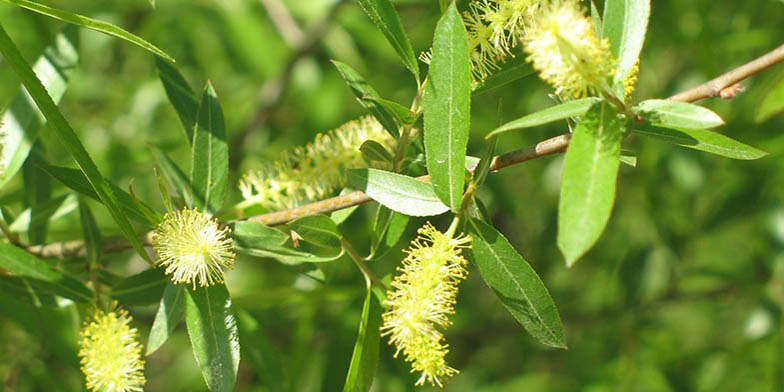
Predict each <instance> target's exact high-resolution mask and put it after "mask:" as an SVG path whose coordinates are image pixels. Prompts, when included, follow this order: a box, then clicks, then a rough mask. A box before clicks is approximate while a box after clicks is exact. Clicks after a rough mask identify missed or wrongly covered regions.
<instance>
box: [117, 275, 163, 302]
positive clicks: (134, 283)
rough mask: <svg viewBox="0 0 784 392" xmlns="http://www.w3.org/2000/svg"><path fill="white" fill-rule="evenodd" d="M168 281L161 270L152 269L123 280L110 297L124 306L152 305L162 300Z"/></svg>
mask: <svg viewBox="0 0 784 392" xmlns="http://www.w3.org/2000/svg"><path fill="white" fill-rule="evenodd" d="M167 281H168V279H167V278H166V275H164V273H163V271H162V270H161V269H158V268H151V269H148V270H144V271H142V272H140V273H138V274H136V275H132V276H129V277H127V278H125V279H123V280H121V281H120V282H119V283H117V284H116V285H114V287H112V291H111V293H110V295H111V296H112V298H114V299H115V300H117V301H118V302H120V303H121V304H123V305H129V306H136V305H152V304H154V303H156V302H158V301H159V300H160V299H161V295H163V293H164V287H166V282H167Z"/></svg>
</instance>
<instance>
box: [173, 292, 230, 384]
mask: <svg viewBox="0 0 784 392" xmlns="http://www.w3.org/2000/svg"><path fill="white" fill-rule="evenodd" d="M186 290H187V289H186ZM187 291H188V295H187V296H186V299H185V323H186V325H187V326H188V335H189V336H190V338H191V346H192V348H193V355H194V356H195V357H196V363H198V365H199V368H200V369H201V373H202V375H203V376H204V381H206V383H207V387H208V388H209V389H210V391H212V392H230V391H233V390H234V383H235V381H236V379H237V369H238V367H239V364H240V342H239V336H238V332H237V320H236V318H235V316H234V311H233V310H232V309H231V298H230V297H229V291H228V290H226V286H225V285H223V284H219V285H215V286H211V287H199V288H197V289H195V290H187Z"/></svg>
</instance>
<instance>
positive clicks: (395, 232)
mask: <svg viewBox="0 0 784 392" xmlns="http://www.w3.org/2000/svg"><path fill="white" fill-rule="evenodd" d="M410 220H411V218H410V217H409V216H408V215H403V214H401V213H398V212H395V211H392V210H390V209H389V208H387V207H384V205H382V204H379V205H378V209H377V210H376V216H375V218H374V220H373V234H372V237H373V241H372V242H371V244H370V256H368V259H369V260H373V259H378V258H380V257H382V256H384V254H385V253H387V252H388V251H389V250H391V249H392V248H394V247H395V245H397V243H398V242H400V238H401V237H402V236H403V234H404V233H405V232H406V227H407V226H408V222H409V221H410Z"/></svg>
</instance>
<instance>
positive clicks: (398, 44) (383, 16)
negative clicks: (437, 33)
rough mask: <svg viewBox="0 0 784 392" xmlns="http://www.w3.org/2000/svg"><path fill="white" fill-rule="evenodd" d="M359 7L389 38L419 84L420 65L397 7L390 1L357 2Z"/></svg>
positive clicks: (362, 0)
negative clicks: (396, 9)
mask: <svg viewBox="0 0 784 392" xmlns="http://www.w3.org/2000/svg"><path fill="white" fill-rule="evenodd" d="M357 3H359V6H360V7H362V10H363V11H365V13H366V14H367V16H368V17H369V18H370V20H372V21H373V23H374V24H375V25H376V27H378V29H379V30H381V32H382V33H383V34H384V37H386V38H387V41H389V43H390V44H391V45H392V48H394V49H395V52H397V55H398V56H400V59H401V60H403V64H404V65H405V66H406V68H408V70H409V71H411V73H412V74H414V77H415V78H416V80H417V82H419V64H417V60H416V57H415V56H414V50H413V49H412V48H411V42H409V40H408V36H406V32H405V31H404V30H403V25H402V24H401V23H400V16H398V14H397V11H395V7H394V6H393V5H392V2H390V1H389V0H357Z"/></svg>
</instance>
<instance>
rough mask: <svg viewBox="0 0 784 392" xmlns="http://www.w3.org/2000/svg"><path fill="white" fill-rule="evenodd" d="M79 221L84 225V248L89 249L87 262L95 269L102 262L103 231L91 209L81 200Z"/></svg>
mask: <svg viewBox="0 0 784 392" xmlns="http://www.w3.org/2000/svg"><path fill="white" fill-rule="evenodd" d="M79 220H80V221H81V223H82V236H83V237H84V247H85V248H86V249H87V262H88V263H89V264H90V265H91V266H93V267H95V266H97V265H98V262H99V261H100V260H101V253H102V251H103V243H102V241H101V231H100V230H99V229H98V223H96V222H95V216H93V212H92V211H90V207H89V206H88V205H87V203H85V202H84V200H81V199H79Z"/></svg>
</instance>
